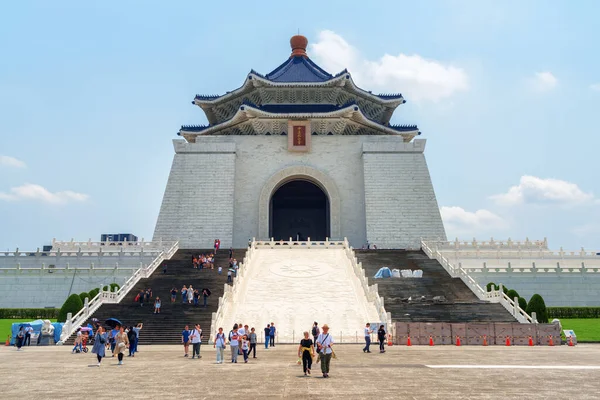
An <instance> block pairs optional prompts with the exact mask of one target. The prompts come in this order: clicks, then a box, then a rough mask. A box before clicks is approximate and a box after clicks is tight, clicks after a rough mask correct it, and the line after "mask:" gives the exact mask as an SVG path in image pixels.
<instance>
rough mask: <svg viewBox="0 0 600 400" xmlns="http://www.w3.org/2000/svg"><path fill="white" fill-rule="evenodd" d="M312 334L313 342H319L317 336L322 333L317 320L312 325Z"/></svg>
mask: <svg viewBox="0 0 600 400" xmlns="http://www.w3.org/2000/svg"><path fill="white" fill-rule="evenodd" d="M311 333H312V336H313V339H314V341H313V343H317V338H318V337H319V334H320V333H321V330H320V329H319V324H317V321H315V323H314V324H313V327H312V331H311Z"/></svg>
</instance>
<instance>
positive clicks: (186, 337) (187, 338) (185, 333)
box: [181, 325, 192, 357]
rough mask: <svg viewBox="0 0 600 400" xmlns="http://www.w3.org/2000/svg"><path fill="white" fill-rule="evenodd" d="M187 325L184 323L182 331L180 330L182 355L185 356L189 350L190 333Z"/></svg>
mask: <svg viewBox="0 0 600 400" xmlns="http://www.w3.org/2000/svg"><path fill="white" fill-rule="evenodd" d="M191 333H192V332H191V331H190V327H189V325H186V326H185V328H184V329H183V331H182V332H181V343H183V356H184V357H187V356H188V353H189V351H190V335H191Z"/></svg>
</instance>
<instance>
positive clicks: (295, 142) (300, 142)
mask: <svg viewBox="0 0 600 400" xmlns="http://www.w3.org/2000/svg"><path fill="white" fill-rule="evenodd" d="M287 136H288V151H300V152H309V151H310V142H311V133H310V121H296V120H289V121H288V135H287Z"/></svg>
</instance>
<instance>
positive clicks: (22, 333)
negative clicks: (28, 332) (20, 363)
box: [17, 326, 25, 351]
mask: <svg viewBox="0 0 600 400" xmlns="http://www.w3.org/2000/svg"><path fill="white" fill-rule="evenodd" d="M24 340H25V330H24V329H23V327H22V326H21V327H19V332H18V333H17V351H19V350H21V347H23V341H24Z"/></svg>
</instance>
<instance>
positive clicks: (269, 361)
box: [0, 345, 600, 400]
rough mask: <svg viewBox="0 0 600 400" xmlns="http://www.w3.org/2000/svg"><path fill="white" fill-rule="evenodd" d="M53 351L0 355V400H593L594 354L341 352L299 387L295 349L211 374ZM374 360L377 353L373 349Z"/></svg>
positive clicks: (206, 364) (177, 350)
mask: <svg viewBox="0 0 600 400" xmlns="http://www.w3.org/2000/svg"><path fill="white" fill-rule="evenodd" d="M70 350H71V348H70V347H67V346H56V347H46V348H33V347H32V348H26V349H25V350H23V351H19V352H17V351H16V349H15V348H14V347H11V348H9V347H1V348H0V382H2V398H3V399H17V398H19V397H21V398H23V396H24V395H25V396H26V397H28V398H61V399H81V398H97V397H98V398H100V397H101V398H105V397H106V396H110V395H118V396H124V397H125V398H127V399H148V398H177V399H191V398H196V399H197V398H201V399H203V398H234V397H238V396H243V398H245V399H257V398H261V399H271V398H284V397H289V398H309V397H311V398H315V397H318V398H330V399H337V398H343V399H365V398H373V399H378V400H380V399H392V398H394V399H406V398H410V399H465V398H468V399H502V400H506V399H549V398H552V399H596V398H598V393H600V381H599V380H598V379H597V376H598V374H599V373H600V345H578V346H576V347H573V348H570V347H566V346H562V347H511V348H505V347H500V346H498V347H474V346H470V347H454V346H444V347H441V346H439V347H438V346H436V347H423V346H421V347H416V346H413V347H406V346H393V347H390V348H389V349H388V351H387V352H386V353H385V354H380V353H378V352H373V353H372V354H364V353H363V352H362V351H361V346H359V345H338V346H337V347H336V352H337V355H338V359H337V360H333V361H332V367H331V372H330V375H331V377H330V379H323V378H321V377H320V374H319V365H315V366H313V371H314V373H313V376H312V377H308V378H306V377H304V376H303V374H302V371H301V367H299V366H297V365H296V363H295V362H296V360H297V357H296V351H297V347H296V346H291V345H288V346H284V345H281V346H277V347H275V348H272V349H269V350H264V348H260V347H259V351H258V353H257V356H258V358H257V359H255V360H253V359H250V362H249V363H248V364H243V363H241V364H240V363H238V364H231V363H226V364H223V365H217V364H214V361H215V357H214V356H215V352H214V351H213V349H212V347H208V346H202V350H201V353H202V355H203V358H202V359H201V360H191V359H184V358H183V349H182V347H181V346H141V347H140V353H139V354H138V355H137V356H136V357H135V358H128V357H126V358H125V361H124V365H123V366H117V365H116V364H117V362H116V359H114V358H106V359H105V360H104V361H103V363H102V364H103V365H102V366H101V367H99V368H98V367H96V358H95V356H94V355H92V354H90V353H88V354H71V352H70ZM374 350H375V349H374Z"/></svg>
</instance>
